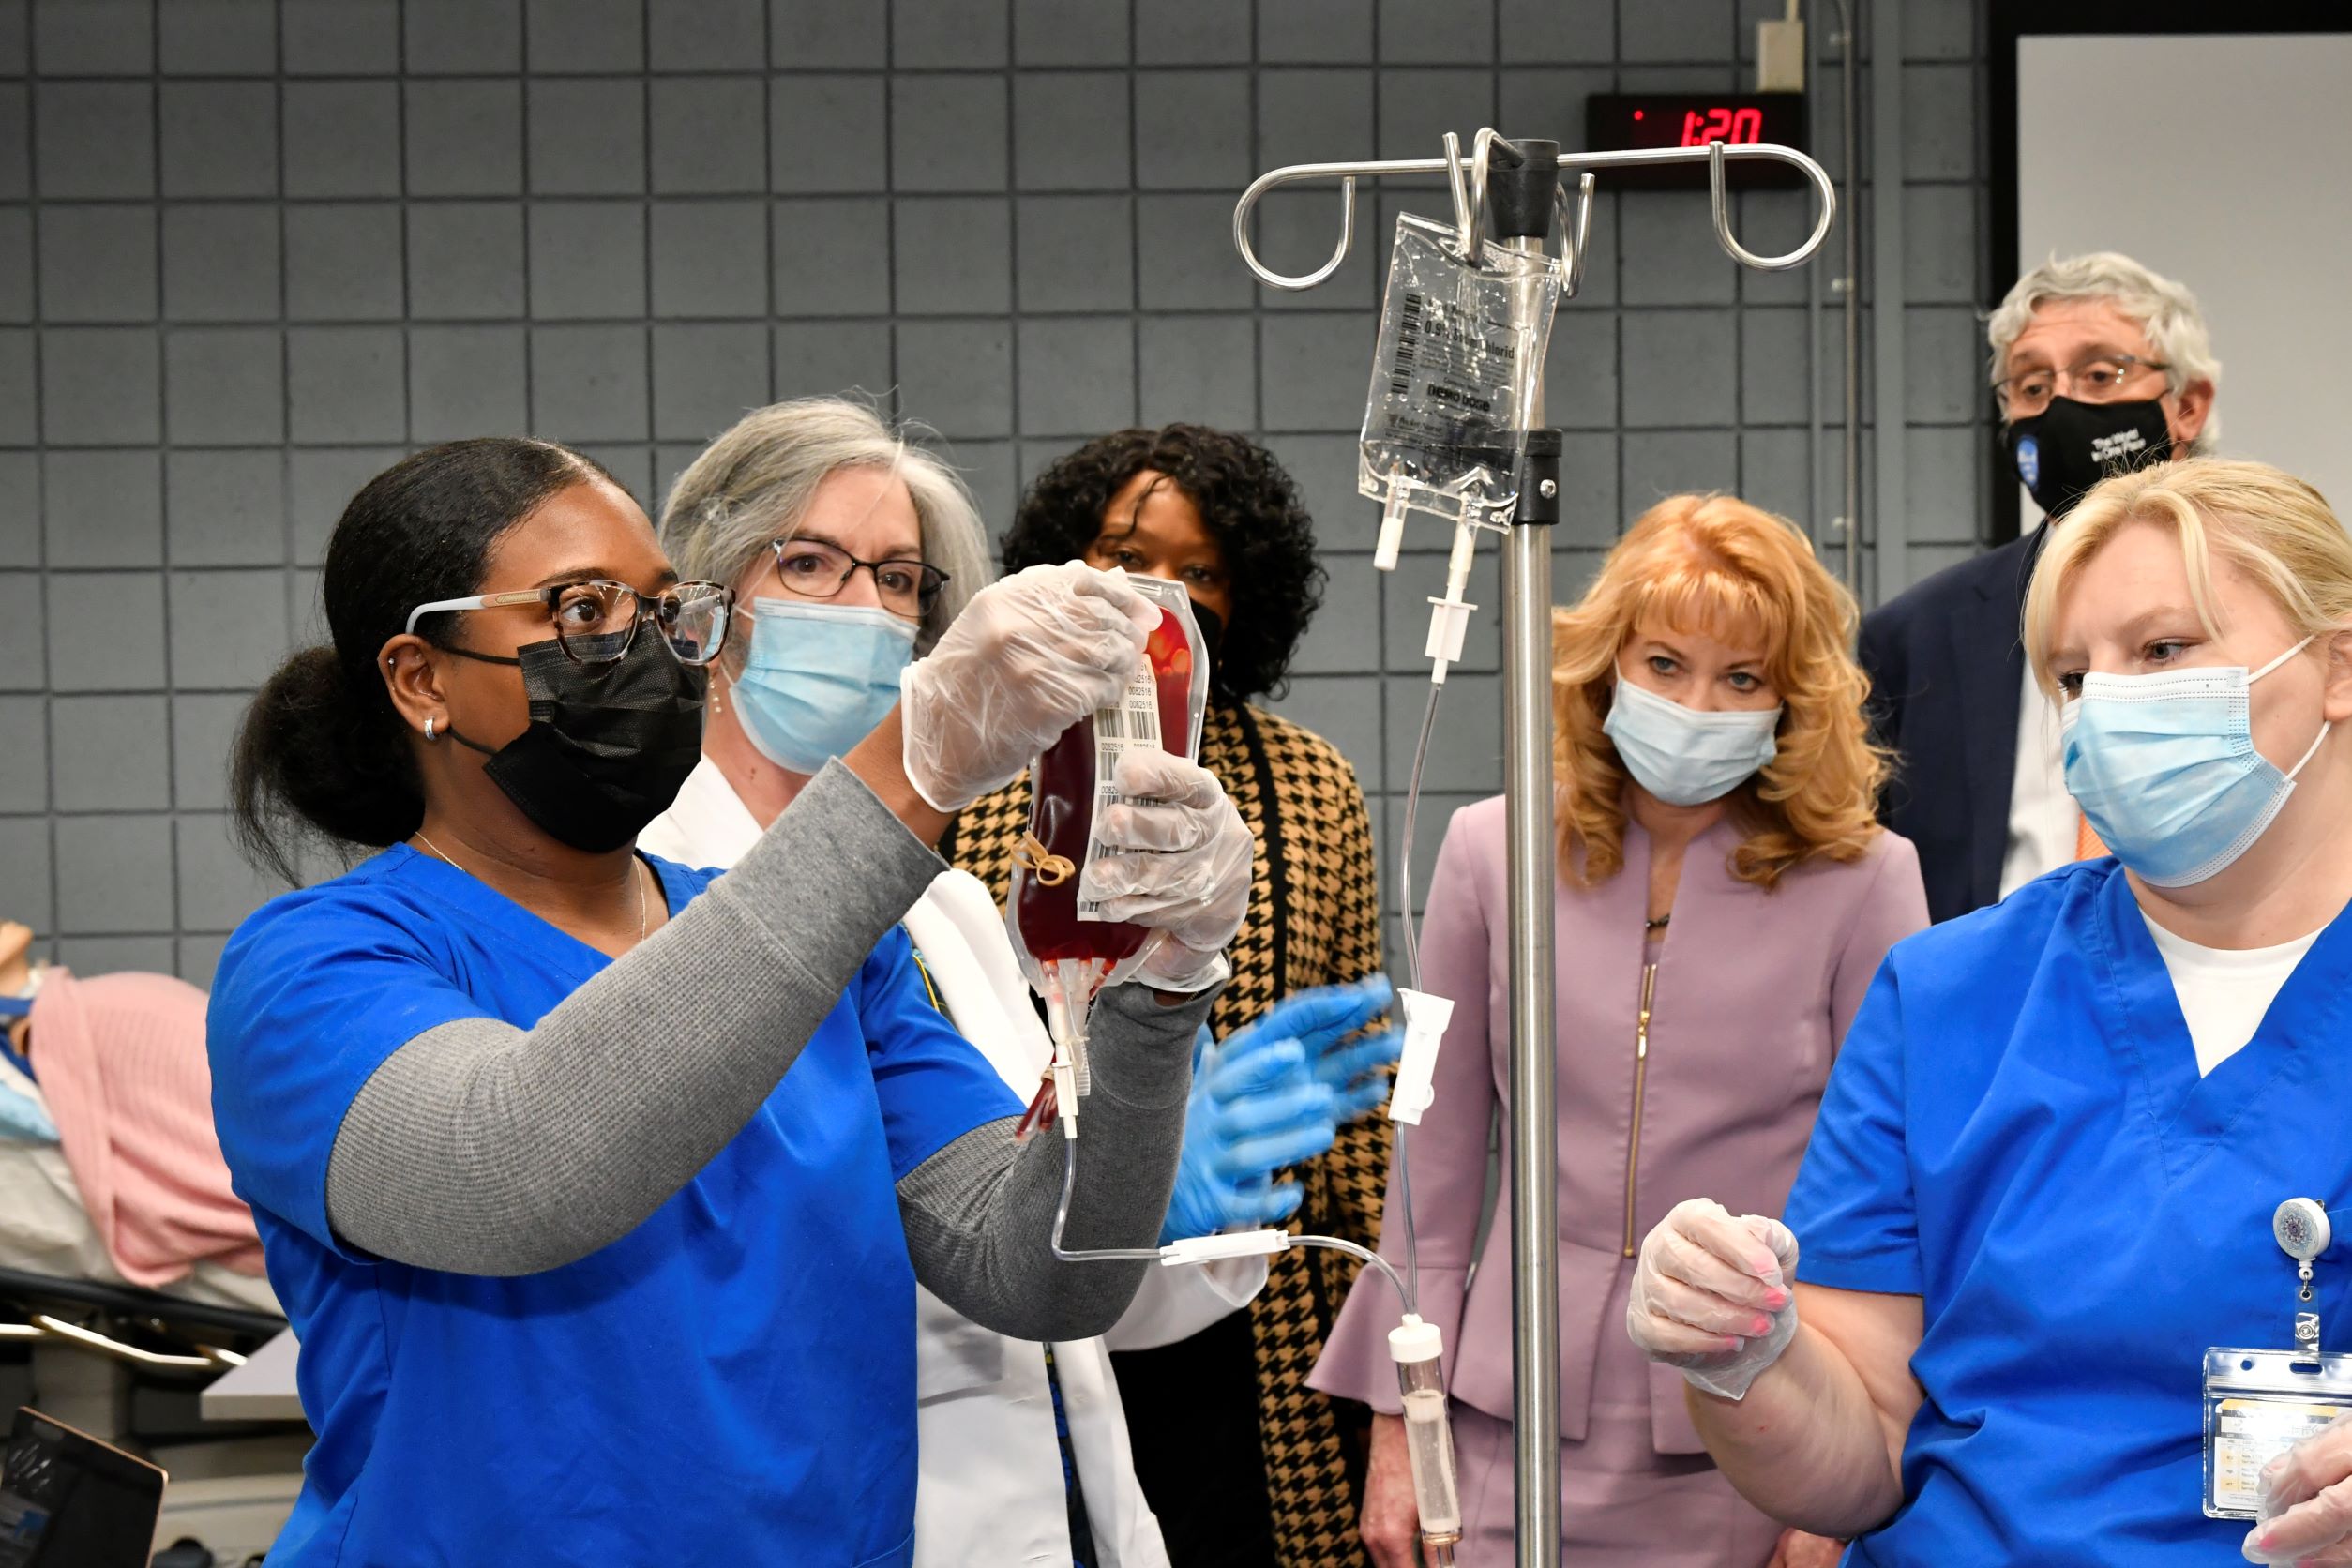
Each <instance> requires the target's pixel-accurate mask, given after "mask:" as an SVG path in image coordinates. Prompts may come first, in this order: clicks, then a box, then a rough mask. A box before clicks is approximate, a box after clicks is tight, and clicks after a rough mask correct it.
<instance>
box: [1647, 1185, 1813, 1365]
mask: <svg viewBox="0 0 2352 1568" xmlns="http://www.w3.org/2000/svg"><path fill="white" fill-rule="evenodd" d="M1796 1269H1797V1238H1796V1236H1795V1234H1794V1233H1792V1232H1791V1231H1790V1230H1789V1229H1788V1227H1787V1226H1785V1225H1783V1224H1781V1222H1780V1221H1778V1220H1776V1219H1767V1218H1766V1217H1765V1216H1763V1215H1762V1214H1740V1215H1736V1216H1735V1215H1733V1214H1731V1213H1730V1212H1729V1211H1728V1210H1726V1209H1725V1208H1724V1206H1723V1205H1722V1204H1720V1203H1717V1202H1715V1201H1713V1200H1712V1199H1705V1198H1695V1199H1691V1200H1690V1201H1688V1202H1684V1203H1678V1204H1676V1205H1675V1206H1674V1207H1673V1208H1672V1209H1671V1210H1669V1211H1668V1212H1667V1214H1666V1218H1664V1219H1662V1220H1660V1221H1659V1222H1658V1224H1657V1228H1656V1229H1653V1230H1651V1232H1650V1234H1649V1235H1648V1236H1647V1237H1645V1238H1644V1239H1643V1241H1642V1244H1641V1258H1640V1260H1639V1262H1637V1263H1636V1265H1635V1269H1634V1286H1633V1299H1632V1300H1631V1301H1629V1302H1627V1303H1626V1305H1625V1332H1626V1333H1627V1334H1631V1335H1632V1336H1633V1341H1634V1343H1635V1344H1636V1345H1637V1346H1639V1347H1640V1348H1641V1350H1642V1353H1643V1354H1644V1355H1647V1356H1648V1357H1649V1358H1650V1359H1651V1361H1655V1362H1663V1363H1664V1364H1666V1365H1668V1366H1672V1367H1675V1368H1678V1369H1679V1370H1680V1371H1681V1374H1682V1376H1683V1377H1684V1378H1685V1379H1686V1380H1688V1381H1689V1382H1690V1383H1691V1385H1692V1386H1693V1387H1695V1388H1699V1389H1703V1390H1705V1391H1706V1392H1707V1393H1709V1394H1712V1395H1720V1396H1721V1397H1723V1398H1726V1399H1744V1398H1746V1397H1747V1392H1748V1388H1749V1386H1750V1385H1751V1384H1753V1383H1754V1382H1755V1381H1756V1378H1757V1376H1758V1375H1759V1374H1761V1373H1762V1372H1763V1370H1764V1369H1765V1368H1766V1367H1768V1366H1770V1365H1772V1363H1773V1362H1775V1361H1777V1360H1779V1359H1780V1353H1781V1352H1782V1351H1783V1350H1785V1349H1787V1348H1788V1342H1789V1340H1791V1339H1793V1338H1795V1337H1796V1334H1797V1293H1796V1289H1795V1288H1794V1285H1793V1276H1794V1274H1795V1273H1796Z"/></svg>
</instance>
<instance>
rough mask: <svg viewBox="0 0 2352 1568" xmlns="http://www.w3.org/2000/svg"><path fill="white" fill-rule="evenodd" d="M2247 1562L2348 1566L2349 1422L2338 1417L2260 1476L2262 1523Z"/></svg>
mask: <svg viewBox="0 0 2352 1568" xmlns="http://www.w3.org/2000/svg"><path fill="white" fill-rule="evenodd" d="M2244 1554H2245V1559H2246V1560H2247V1561H2249V1562H2273V1563H2297V1564H2304V1563H2308V1564H2310V1565H2311V1568H2344V1565H2345V1564H2352V1416H2338V1417H2337V1418H2336V1419H2335V1420H2334V1421H2333V1422H2332V1423H2331V1424H2329V1425H2327V1426H2325V1427H2322V1428H2321V1429H2320V1430H2319V1431H2316V1432H2314V1433H2313V1434H2312V1435H2311V1436H2310V1437H2308V1438H2305V1439H2304V1440H2302V1441H2301V1442H2299V1443H2297V1444H2296V1445H2295V1446H2294V1447H2293V1448H2291V1449H2288V1450H2287V1451H2286V1452H2285V1453H2284V1454H2283V1455H2280V1456H2279V1457H2277V1458H2276V1459H2273V1460H2271V1461H2270V1463H2269V1468H2267V1469H2266V1470H2263V1472H2262V1508H2261V1519H2260V1522H2259V1523H2257V1524H2256V1525H2255V1526H2254V1529H2253V1530H2250V1531H2248V1532H2247V1535H2246V1544H2245V1547H2244Z"/></svg>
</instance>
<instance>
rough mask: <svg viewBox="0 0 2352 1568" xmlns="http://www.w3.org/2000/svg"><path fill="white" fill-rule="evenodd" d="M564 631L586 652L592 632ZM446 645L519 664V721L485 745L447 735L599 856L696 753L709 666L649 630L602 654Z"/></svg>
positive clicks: (636, 829)
mask: <svg viewBox="0 0 2352 1568" xmlns="http://www.w3.org/2000/svg"><path fill="white" fill-rule="evenodd" d="M625 635H626V633H619V632H615V633H611V634H609V636H611V637H618V636H625ZM574 641H575V642H579V643H582V651H583V652H587V651H590V645H591V644H592V642H593V641H594V640H588V641H583V640H580V639H575V640H574ZM450 651H451V652H452V653H457V654H460V655H462V656H464V657H467V658H472V659H478V660H480V661H482V662H483V663H486V664H512V665H519V666H520V667H521V670H522V692H523V696H524V697H525V698H526V699H528V700H529V701H530V704H531V725H530V728H528V729H526V730H525V731H523V732H522V733H521V734H520V735H517V736H516V737H515V738H514V739H513V740H511V741H508V742H507V743H506V744H505V746H500V747H498V748H497V749H496V750H495V751H493V750H491V749H490V747H489V746H478V745H475V743H474V742H473V741H470V740H467V739H466V738H465V737H464V736H463V735H460V734H459V733H458V731H456V730H455V729H454V728H453V729H451V730H450V731H448V735H449V738H450V739H451V740H453V741H456V742H458V743H459V744H460V745H461V746H473V748H474V749H475V750H476V751H479V752H481V753H482V754H483V755H485V756H487V757H488V758H490V761H488V762H486V763H484V764H483V766H482V771H483V772H484V773H485V774H487V775H489V776H490V781H491V782H492V783H494V784H496V785H497V786H498V787H499V789H500V790H502V791H504V792H505V795H506V798H507V799H508V800H511V801H513V802H514V803H515V806H516V808H517V809H519V810H520V811H521V813H522V814H523V815H524V816H526V817H528V818H530V819H531V821H532V822H535V823H536V824H537V825H538V826H539V828H540V829H541V830H542V831H544V832H545V833H546V834H547V835H548V836H549V837H551V838H553V839H555V840H556V841H557V842H558V843H561V844H568V845H570V846H571V847H572V848H573V849H575V850H585V851H588V852H591V853H598V854H601V853H603V852H607V851H611V850H617V849H620V848H622V847H623V846H625V845H626V844H629V843H632V842H634V841H635V840H636V837H637V836H638V835H639V834H640V833H641V832H642V831H644V827H645V824H646V823H647V822H652V821H653V820H654V819H655V818H656V817H658V816H660V815H661V814H662V813H663V812H664V811H667V810H669V809H670V807H671V803H672V802H674V801H675V800H676V799H677V798H678V792H679V790H681V789H682V788H684V787H685V785H686V775H688V774H690V773H692V772H693V771H694V767H695V764H696V763H697V762H698V761H701V756H702V699H703V697H704V696H705V694H706V693H707V692H708V691H709V689H710V672H709V671H706V670H703V669H701V668H698V667H695V666H690V665H684V664H680V663H679V662H678V661H677V659H675V658H674V657H672V656H671V653H670V650H669V649H668V648H666V647H664V646H662V641H661V638H660V637H659V636H658V635H657V634H656V633H655V632H654V631H652V630H651V629H650V628H642V629H641V632H640V635H639V636H638V637H637V639H636V641H633V642H632V643H631V644H630V645H629V651H628V652H627V653H626V654H624V655H623V656H621V657H620V658H618V659H615V660H613V661H612V662H611V663H610V664H581V663H577V662H575V661H574V660H573V659H571V658H570V657H568V656H566V655H565V652H564V649H563V646H562V644H560V643H558V642H556V641H552V640H550V641H545V642H533V643H528V644H526V645H524V646H523V647H521V648H520V649H517V650H516V652H517V654H518V655H519V656H518V657H515V658H498V657H494V656H490V655H488V654H474V653H467V652H466V651H465V650H464V649H461V648H458V649H451V650H450Z"/></svg>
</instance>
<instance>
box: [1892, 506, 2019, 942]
mask: <svg viewBox="0 0 2352 1568" xmlns="http://www.w3.org/2000/svg"><path fill="white" fill-rule="evenodd" d="M2046 533H2047V531H2046V530H2045V529H2043V528H2036V529H2034V530H2033V532H2032V533H2030V534H2028V535H2025V536H2024V537H2022V538H2019V539H2013V540H2012V541H2011V542H2010V543H2008V544H2005V545H2002V546H2000V547H1999V548H1998V549H1996V550H1988V551H1986V552H1985V553H1984V554H1983V555H1979V556H1976V557H1974V558H1973V559H1971V560H1968V561H1963V562H1961V563H1960V564H1959V565H1954V566H1947V567H1945V568H1944V569H1943V570H1942V571H1939V572H1937V574H1936V575H1935V576H1933V577H1930V578H1928V579H1926V580H1923V581H1921V582H1918V583H1915V584H1913V585H1912V586H1911V587H1910V588H1909V589H1907V591H1905V592H1904V593H1902V594H1900V595H1898V596H1895V597H1894V598H1892V599H1890V600H1888V601H1887V602H1886V603H1885V604H1882V605H1880V606H1879V607H1878V608H1877V609H1876V610H1874V611H1871V612H1870V613H1869V614H1868V615H1866V616H1864V617H1863V618H1862V647H1861V655H1862V669H1863V670H1864V671H1866V672H1867V673H1868V674H1869V676H1870V702H1871V716H1872V720H1873V725H1874V728H1875V730H1876V731H1877V736H1878V739H1879V740H1880V742H1881V743H1883V744H1884V745H1886V746H1890V747H1892V749H1893V751H1894V752H1895V754H1896V764H1895V776H1894V779H1893V782H1892V783H1891V784H1890V785H1889V786H1888V788H1887V793H1886V797H1885V800H1884V802H1883V803H1882V806H1881V808H1880V815H1881V816H1882V817H1883V818H1884V819H1885V820H1886V823H1887V825H1888V826H1889V827H1891V828H1892V829H1893V830H1894V831H1895V832H1897V833H1899V834H1901V835H1903V837H1906V838H1908V839H1909V840H1910V841H1911V842H1912V844H1913V845H1915V846H1916V847H1917V848H1918V850H1919V868H1920V874H1921V876H1922V879H1923V880H1924V881H1925V882H1926V883H1927V912H1928V917H1929V918H1930V919H1933V920H1950V919H1952V917H1953V916H1955V915H1962V914H1966V913H1968V912H1969V911H1970V910H1973V909H1981V908H1983V906H1984V905H1986V904H1991V903H1996V902H1998V900H1999V898H2000V895H2001V861H2002V859H2003V858H2004V857H2005V856H2006V855H2007V853H2008V852H2009V796H2010V786H2011V783H2012V781H2013V778H2014V777H2015V776H2016V771H2017V708H2018V699H2019V696H2020V695H2021V693H2022V690H2023V686H2024V683H2025V678H2026V652H2025V644H2024V642H2023V641H2021V640H2020V638H2019V635H2018V628H2019V618H2020V612H2021V611H2023V609H2024V608H2025V602H2026V584H2027V583H2028V581H2029V580H2031V578H2032V575H2033V564H2034V561H2035V559H2036V558H2037V557H2038V556H2039V555H2040V554H2041V552H2042V541H2043V537H2044V536H2045V535H2046Z"/></svg>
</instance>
